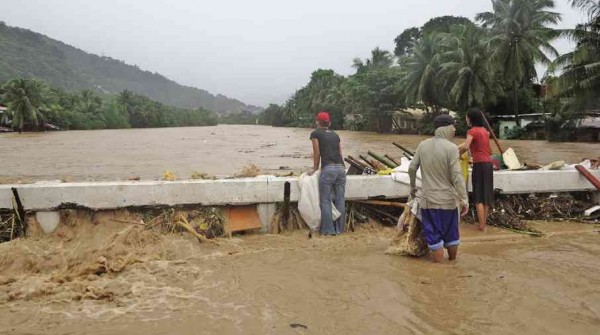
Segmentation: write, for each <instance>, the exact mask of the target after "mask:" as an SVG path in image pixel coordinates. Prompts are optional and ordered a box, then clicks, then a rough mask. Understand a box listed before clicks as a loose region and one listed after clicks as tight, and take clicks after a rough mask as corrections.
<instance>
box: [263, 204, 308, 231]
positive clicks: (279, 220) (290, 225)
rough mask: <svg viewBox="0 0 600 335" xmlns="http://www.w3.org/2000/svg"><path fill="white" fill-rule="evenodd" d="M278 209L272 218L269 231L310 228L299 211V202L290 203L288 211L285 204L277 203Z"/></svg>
mask: <svg viewBox="0 0 600 335" xmlns="http://www.w3.org/2000/svg"><path fill="white" fill-rule="evenodd" d="M276 205H277V209H276V211H275V214H273V217H272V218H271V225H270V227H269V233H271V234H279V233H282V232H284V231H292V230H302V229H308V226H307V225H306V222H304V220H303V219H302V216H301V215H300V212H299V211H298V204H290V205H288V210H287V213H286V209H285V207H286V206H285V204H284V203H277V204H276Z"/></svg>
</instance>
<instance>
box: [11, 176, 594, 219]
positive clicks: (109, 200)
mask: <svg viewBox="0 0 600 335" xmlns="http://www.w3.org/2000/svg"><path fill="white" fill-rule="evenodd" d="M592 173H593V174H594V175H595V176H597V177H599V178H600V171H592ZM285 183H290V190H291V193H290V200H291V201H297V200H298V195H299V189H298V178H295V177H285V178H278V177H273V176H260V177H257V178H242V179H222V180H182V181H173V182H167V181H123V182H84V183H60V182H52V183H39V184H17V185H0V209H6V208H12V196H13V195H12V192H11V188H12V187H15V188H16V189H17V191H18V193H19V196H20V198H21V201H22V203H23V207H24V208H25V210H30V211H43V210H52V209H56V208H58V207H60V206H61V205H64V204H70V205H78V206H83V207H87V208H91V209H111V208H123V207H131V206H158V205H166V206H174V205H193V204H199V205H207V206H218V205H245V204H261V203H275V202H280V201H283V189H284V185H285ZM469 185H470V183H469ZM494 187H495V188H496V189H498V190H500V191H501V192H502V193H505V194H519V193H547V192H571V191H593V190H595V188H594V186H593V185H592V184H590V183H589V181H587V180H586V179H585V178H584V177H583V176H581V175H580V174H579V173H578V172H577V171H576V170H559V171H501V172H495V174H494ZM409 193H410V187H409V186H408V185H405V184H401V183H398V182H395V181H393V180H392V179H391V177H390V176H348V178H347V183H346V198H347V199H348V200H364V199H370V198H371V199H372V198H388V199H390V198H403V197H407V196H408V194H409Z"/></svg>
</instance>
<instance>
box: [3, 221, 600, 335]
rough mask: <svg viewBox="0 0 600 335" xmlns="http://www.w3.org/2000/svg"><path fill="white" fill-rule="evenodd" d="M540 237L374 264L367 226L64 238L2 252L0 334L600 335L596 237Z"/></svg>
mask: <svg viewBox="0 0 600 335" xmlns="http://www.w3.org/2000/svg"><path fill="white" fill-rule="evenodd" d="M122 218H123V217H122ZM542 225H543V226H544V229H545V231H547V232H548V231H553V233H551V234H548V235H547V236H546V237H544V238H531V237H529V236H525V235H519V234H512V233H507V232H503V231H499V230H497V229H494V228H490V229H489V230H488V232H487V233H479V232H476V231H475V227H474V226H471V225H466V224H465V225H462V227H461V231H462V235H463V236H462V237H463V240H464V241H463V245H461V247H460V251H459V259H458V261H457V262H455V263H453V264H449V263H446V264H433V263H431V262H430V261H428V260H427V259H425V258H422V259H414V258H408V257H401V256H389V255H385V254H384V251H385V250H386V248H387V247H388V245H389V241H390V239H391V238H392V237H393V236H394V234H395V232H394V231H393V229H389V228H387V229H386V228H376V227H374V226H366V227H361V228H360V229H359V230H358V231H357V232H353V233H351V232H349V233H346V234H344V235H341V236H335V237H315V238H313V239H307V237H306V235H305V233H302V232H295V233H285V234H282V235H251V236H245V237H243V238H235V237H234V238H231V239H220V240H219V241H220V243H221V245H220V246H210V245H201V244H199V243H198V241H196V240H193V239H190V238H188V236H181V235H162V234H158V233H155V232H153V231H149V230H144V229H143V228H142V227H140V226H138V225H131V224H125V223H119V222H116V221H114V220H110V219H108V217H107V218H106V220H104V221H100V222H99V223H98V224H96V225H93V224H91V223H89V222H88V223H80V224H75V225H71V226H62V227H61V228H59V229H60V230H59V231H58V232H57V233H55V234H54V235H52V236H43V237H37V238H30V239H27V240H17V241H12V242H9V243H4V244H1V245H0V325H1V327H0V334H12V335H18V334H47V335H58V334H89V335H103V334H543V335H551V334H561V335H562V334H598V331H599V330H600V243H598V242H599V236H600V235H599V234H598V230H599V229H600V226H598V225H596V226H591V225H587V226H586V225H581V224H573V223H560V224H558V223H543V224H542ZM554 226H560V228H559V229H554V228H555V227H554ZM483 241H486V242H483ZM101 262H103V264H105V265H104V269H105V270H104V271H98V269H99V266H98V264H99V263H101ZM106 269H109V270H106Z"/></svg>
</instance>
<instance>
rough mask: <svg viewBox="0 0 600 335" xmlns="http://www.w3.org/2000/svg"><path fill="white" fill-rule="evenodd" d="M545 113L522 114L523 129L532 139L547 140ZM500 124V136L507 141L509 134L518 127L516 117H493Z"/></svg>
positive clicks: (520, 116)
mask: <svg viewBox="0 0 600 335" xmlns="http://www.w3.org/2000/svg"><path fill="white" fill-rule="evenodd" d="M545 115H546V114H544V113H531V114H521V115H519V118H520V119H521V127H523V128H525V129H526V132H527V133H528V134H529V135H530V137H531V139H534V140H542V139H545V138H546V133H545V129H544V116H545ZM492 119H493V120H495V121H496V123H497V124H498V136H499V137H500V138H501V139H506V138H507V135H508V133H509V132H510V131H511V130H512V129H513V128H515V127H516V126H517V122H516V121H515V116H514V115H496V116H493V117H492Z"/></svg>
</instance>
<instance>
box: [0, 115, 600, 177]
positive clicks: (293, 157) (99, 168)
mask: <svg viewBox="0 0 600 335" xmlns="http://www.w3.org/2000/svg"><path fill="white" fill-rule="evenodd" d="M310 132H311V129H301V128H274V127H268V126H253V125H219V126H214V127H188V128H153V129H122V130H121V129H119V130H92V131H61V132H46V133H25V134H17V133H9V134H1V135H0V159H1V163H0V182H2V183H13V182H19V181H21V182H31V181H37V180H56V179H61V180H65V181H92V180H104V181H105V180H125V179H128V178H133V177H140V178H141V179H144V180H152V179H160V178H162V175H163V173H164V171H166V170H169V171H171V172H173V173H174V174H175V175H176V176H177V178H178V179H188V178H190V177H191V175H192V174H193V173H194V172H199V173H207V174H209V175H214V176H219V177H222V176H229V175H233V174H235V173H237V172H240V171H241V170H242V168H243V167H244V166H245V165H247V164H255V165H256V166H258V167H259V168H261V169H262V171H263V172H264V173H282V174H283V173H289V172H299V171H303V170H306V169H308V168H310V167H311V166H312V161H311V154H312V152H311V150H312V149H311V145H310V142H309V134H310ZM339 134H340V137H341V139H342V147H343V151H344V154H345V155H348V154H351V155H353V156H356V157H357V156H358V155H359V154H362V155H366V154H367V151H369V150H371V151H374V152H376V153H381V154H388V155H390V156H392V157H394V158H400V157H401V155H402V152H401V151H400V150H399V149H397V148H396V147H395V146H393V145H392V142H398V143H401V144H402V145H405V146H407V147H409V148H413V149H414V148H416V146H417V145H418V143H419V142H420V141H422V140H423V139H425V138H427V137H425V136H418V135H394V134H377V133H371V132H350V131H340V132H339ZM461 140H462V139H458V138H457V139H456V142H457V143H460V142H461ZM502 144H503V146H505V147H506V148H508V147H512V148H513V149H514V150H515V151H516V153H517V155H518V156H519V158H520V159H521V161H524V162H529V163H539V164H547V163H551V162H553V161H557V160H564V161H566V162H567V163H577V162H580V161H581V160H582V158H585V157H598V156H600V145H599V144H597V143H596V144H594V143H550V142H546V141H502ZM494 150H496V151H497V149H495V148H494Z"/></svg>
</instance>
